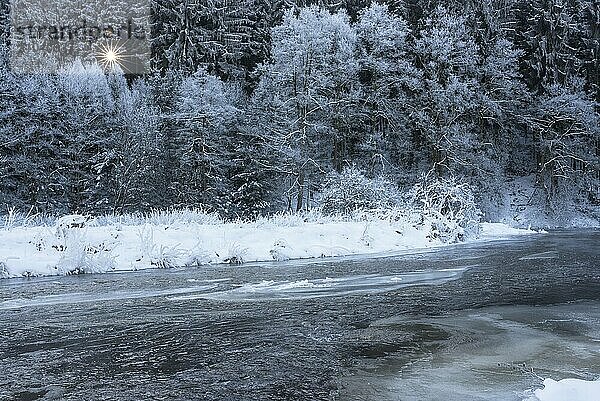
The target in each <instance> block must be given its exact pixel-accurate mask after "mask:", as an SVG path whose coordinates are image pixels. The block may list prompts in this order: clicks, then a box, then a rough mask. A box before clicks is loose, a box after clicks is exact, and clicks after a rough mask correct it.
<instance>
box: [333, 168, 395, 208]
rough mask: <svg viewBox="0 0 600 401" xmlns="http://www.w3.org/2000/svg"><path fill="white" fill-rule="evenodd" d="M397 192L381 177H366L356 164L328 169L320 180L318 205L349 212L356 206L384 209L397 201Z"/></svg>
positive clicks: (393, 186)
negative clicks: (321, 187) (340, 170)
mask: <svg viewBox="0 0 600 401" xmlns="http://www.w3.org/2000/svg"><path fill="white" fill-rule="evenodd" d="M399 198H400V197H399V193H398V190H397V188H396V187H395V185H394V184H393V183H391V182H390V181H389V180H387V179H386V178H384V177H378V178H374V179H371V178H368V177H366V176H365V175H364V174H363V172H362V171H360V170H359V169H357V168H355V167H350V168H347V169H345V170H344V171H343V172H342V173H341V174H340V173H329V174H328V175H327V177H326V178H325V182H324V184H323V191H322V193H321V207H322V210H323V212H324V213H327V214H350V213H352V212H354V211H357V210H372V209H387V208H390V207H392V206H394V205H395V204H397V203H398V199H399Z"/></svg>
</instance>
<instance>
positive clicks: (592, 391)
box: [526, 379, 600, 401]
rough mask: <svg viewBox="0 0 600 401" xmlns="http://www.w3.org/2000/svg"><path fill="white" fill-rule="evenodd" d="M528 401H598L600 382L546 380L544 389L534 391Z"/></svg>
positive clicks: (599, 397)
mask: <svg viewBox="0 0 600 401" xmlns="http://www.w3.org/2000/svg"><path fill="white" fill-rule="evenodd" d="M533 394H534V396H533V397H530V398H528V399H527V400H526V401H598V400H600V380H596V381H586V380H580V379H563V380H559V381H556V380H552V379H546V380H544V388H543V389H538V390H535V391H534V393H533Z"/></svg>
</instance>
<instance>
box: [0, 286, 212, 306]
mask: <svg viewBox="0 0 600 401" xmlns="http://www.w3.org/2000/svg"><path fill="white" fill-rule="evenodd" d="M214 288H215V286H214V285H204V286H195V287H186V288H169V289H166V290H155V291H115V292H108V293H104V294H93V293H83V292H72V293H64V294H57V295H45V296H42V297H38V298H15V299H8V300H6V301H2V302H0V310H6V309H21V308H25V307H36V306H50V305H67V304H81V303H90V302H105V301H114V300H122V299H141V298H154V297H162V296H168V295H175V294H187V293H192V292H201V291H207V290H211V289H214Z"/></svg>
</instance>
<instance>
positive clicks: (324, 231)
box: [0, 215, 535, 278]
mask: <svg viewBox="0 0 600 401" xmlns="http://www.w3.org/2000/svg"><path fill="white" fill-rule="evenodd" d="M163 217H164V216H163ZM179 217H182V216H179ZM209 217H210V216H208V217H207V218H202V219H197V218H196V219H189V218H188V219H186V218H162V219H140V220H137V221H136V220H133V219H118V218H111V219H105V218H104V219H103V218H100V219H96V220H94V219H91V220H82V221H79V220H78V217H76V216H75V217H66V218H63V219H59V220H58V221H57V222H55V223H53V224H46V225H22V226H12V227H10V226H5V227H4V228H3V229H0V277H4V278H7V277H21V276H44V275H61V274H73V273H100V272H108V271H113V270H116V271H129V270H139V269H148V268H164V267H174V266H198V265H204V264H210V263H231V264H238V263H245V262H253V261H269V260H271V261H272V260H288V259H303V258H320V257H332V256H347V255H356V254H380V253H386V252H395V251H403V250H411V249H422V248H431V247H438V246H443V245H444V244H442V243H441V242H440V241H439V240H436V239H431V238H429V230H428V229H425V228H424V227H419V226H417V227H415V226H414V225H413V224H409V223H408V222H407V221H398V220H394V219H381V218H369V219H366V220H364V221H359V220H357V221H345V220H343V219H334V218H306V217H305V216H304V217H303V216H294V215H289V216H279V217H277V218H268V219H259V220H258V221H255V222H237V223H235V222H222V221H219V220H217V219H212V220H211V219H210V218H209ZM532 233H535V232H534V231H530V230H518V229H514V228H511V227H509V226H506V225H503V224H490V223H483V224H482V230H481V233H480V236H479V239H485V240H490V239H496V238H503V237H506V236H512V235H524V234H532ZM475 240H476V239H475Z"/></svg>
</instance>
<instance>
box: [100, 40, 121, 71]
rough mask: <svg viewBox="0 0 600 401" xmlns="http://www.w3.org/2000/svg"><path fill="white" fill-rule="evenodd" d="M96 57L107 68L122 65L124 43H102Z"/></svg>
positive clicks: (110, 68) (111, 68)
mask: <svg viewBox="0 0 600 401" xmlns="http://www.w3.org/2000/svg"><path fill="white" fill-rule="evenodd" d="M96 57H97V58H98V61H99V62H100V64H101V65H102V66H103V67H104V68H105V69H107V70H113V69H115V68H116V67H122V64H123V62H124V58H125V53H124V52H123V45H121V46H119V45H117V44H113V43H109V44H104V45H100V48H99V52H98V53H97V55H96Z"/></svg>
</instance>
